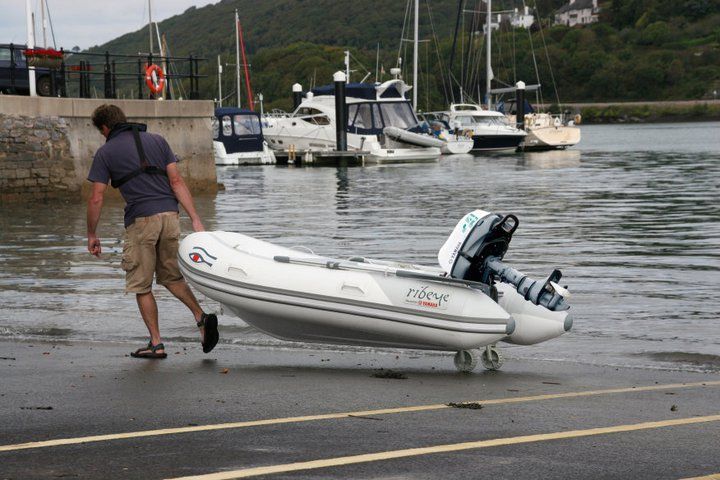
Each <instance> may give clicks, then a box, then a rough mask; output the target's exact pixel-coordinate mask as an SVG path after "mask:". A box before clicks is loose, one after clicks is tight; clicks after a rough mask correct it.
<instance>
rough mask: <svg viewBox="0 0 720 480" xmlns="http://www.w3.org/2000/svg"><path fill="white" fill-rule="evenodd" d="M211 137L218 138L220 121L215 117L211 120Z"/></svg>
mask: <svg viewBox="0 0 720 480" xmlns="http://www.w3.org/2000/svg"><path fill="white" fill-rule="evenodd" d="M211 123H212V136H213V138H218V137H219V136H220V120H218V119H217V117H213V118H212V121H211Z"/></svg>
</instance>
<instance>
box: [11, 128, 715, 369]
mask: <svg viewBox="0 0 720 480" xmlns="http://www.w3.org/2000/svg"><path fill="white" fill-rule="evenodd" d="M582 134H583V140H582V142H581V143H580V144H579V145H578V146H577V147H575V148H573V149H570V150H565V151H557V152H538V153H524V154H515V153H507V154H491V155H488V154H485V155H476V156H471V155H463V156H449V157H443V158H441V159H439V160H437V161H433V162H423V163H407V164H394V165H368V166H355V167H316V168H296V167H280V166H257V167H221V168H218V180H219V181H220V182H221V183H222V184H223V185H224V187H225V189H224V190H223V191H221V192H219V193H218V194H217V195H216V196H213V197H199V198H196V203H197V206H198V210H199V211H200V213H201V215H202V217H203V221H204V223H205V227H206V228H207V229H208V230H211V229H212V230H227V231H237V232H242V233H245V234H248V235H252V236H256V237H259V238H263V239H267V240H269V241H272V242H275V243H278V244H281V245H284V246H288V247H304V248H310V249H312V250H313V251H314V252H315V253H320V254H324V255H329V256H337V257H341V258H347V257H350V256H358V255H359V256H365V257H373V258H379V259H388V260H403V261H412V262H416V263H421V264H428V265H435V264H436V263H437V260H436V257H437V251H438V249H439V248H440V246H441V245H442V244H443V242H444V241H445V239H446V237H447V236H448V235H449V234H450V232H451V230H452V228H453V227H454V225H455V223H456V222H457V221H458V220H459V219H460V218H461V217H462V216H463V215H464V214H465V213H467V212H469V211H471V210H474V209H476V208H481V209H483V210H486V211H491V212H497V213H504V214H507V213H513V214H515V215H517V217H518V218H519V219H520V226H519V228H518V230H517V232H516V233H515V235H514V238H513V241H512V243H511V246H510V249H509V251H508V253H507V255H506V257H505V260H506V261H507V262H508V263H509V264H511V265H512V266H514V267H516V268H518V269H519V270H521V271H523V272H525V273H527V274H529V275H530V276H532V277H534V278H540V277H545V276H547V275H548V274H549V273H550V271H551V270H552V269H553V268H559V269H561V270H562V272H563V275H564V277H563V280H562V281H561V283H562V284H563V285H568V287H569V289H570V291H571V292H572V298H571V299H570V304H571V305H572V309H571V312H572V314H573V317H574V320H575V323H574V327H573V329H572V331H571V332H569V333H568V334H566V335H564V336H562V337H560V338H557V339H555V340H551V341H548V342H545V343H542V344H540V345H536V346H529V347H518V346H511V345H505V344H501V345H500V347H501V349H502V351H503V352H504V353H505V355H506V357H508V358H509V360H508V361H510V362H511V361H512V359H513V358H525V359H533V358H535V359H546V360H558V361H569V362H578V363H585V364H602V365H624V366H636V367H642V368H667V369H681V370H699V371H713V372H720V298H719V297H720V123H717V122H709V123H687V124H656V125H613V126H610V125H602V126H583V127H582ZM122 207H123V205H122V204H121V203H120V202H117V201H108V202H106V204H105V206H104V209H103V215H102V220H101V224H100V227H99V232H98V233H99V236H100V238H101V240H102V242H103V243H102V245H103V254H102V257H101V258H100V259H96V258H94V257H92V256H91V255H89V254H88V252H87V250H86V238H85V230H86V228H85V206H84V204H82V203H78V202H76V203H55V202H51V203H47V204H23V205H12V206H9V205H5V206H3V208H2V210H0V264H1V265H2V268H0V339H2V338H4V339H24V340H29V341H34V340H55V341H59V342H66V343H72V342H80V341H97V342H103V341H128V342H132V345H129V346H128V349H129V350H130V349H134V348H136V346H139V345H141V344H142V343H143V342H145V341H146V337H147V332H146V330H145V327H144V325H143V323H142V321H141V320H140V317H139V314H138V312H137V307H136V304H135V299H134V297H133V296H132V295H123V287H124V280H123V272H122V270H121V269H120V256H121V250H122V245H121V242H120V238H121V236H122V232H123V226H122V216H123V215H122ZM183 227H184V231H185V232H189V231H190V224H189V221H188V220H187V218H185V219H184V220H183ZM156 292H157V294H158V303H159V306H160V317H161V318H160V322H161V330H162V332H163V340H164V341H165V343H166V344H167V345H168V346H178V345H184V344H185V342H193V343H196V342H197V332H196V328H195V325H194V323H193V320H192V318H191V317H190V315H189V313H188V312H187V310H186V309H185V308H184V307H183V306H182V305H180V304H179V303H178V302H176V301H174V300H173V299H172V298H171V297H170V296H169V294H167V292H165V291H163V290H162V289H161V288H160V289H158V290H157V291H156ZM201 299H202V302H203V304H204V308H205V309H206V310H218V311H220V310H219V309H220V306H219V305H218V304H216V303H214V302H212V301H211V300H209V299H204V298H203V297H201ZM221 313H223V312H221ZM220 321H221V336H222V339H221V341H222V342H223V343H225V344H233V345H234V348H248V347H249V346H253V347H265V346H273V347H275V348H287V349H293V348H309V347H310V346H308V345H304V344H296V343H290V342H283V341H280V340H275V339H273V338H271V337H268V336H266V335H264V334H262V333H260V332H257V331H255V330H254V329H253V328H252V327H249V326H248V325H246V324H245V323H243V322H242V320H241V319H238V318H235V317H233V316H231V315H229V314H224V313H223V314H221V319H220ZM136 344H137V345H136ZM312 348H316V346H314V345H313V346H312ZM320 348H329V349H337V350H352V349H353V347H336V346H321V347H320ZM383 352H387V350H383ZM414 354H415V353H414ZM417 354H418V355H438V353H437V352H419V353H417ZM438 363H439V364H440V363H442V364H443V366H445V367H446V366H447V362H446V361H445V360H443V361H442V362H438Z"/></svg>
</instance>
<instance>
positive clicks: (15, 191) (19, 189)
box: [0, 114, 80, 201]
mask: <svg viewBox="0 0 720 480" xmlns="http://www.w3.org/2000/svg"><path fill="white" fill-rule="evenodd" d="M79 190H80V184H79V180H78V177H77V175H76V166H75V163H74V162H73V157H72V154H71V152H70V140H69V139H68V124H67V122H66V121H65V120H64V119H62V118H59V117H36V118H34V117H27V116H24V115H3V114H0V192H1V193H0V197H1V199H2V200H3V201H19V200H23V199H27V198H44V197H54V196H58V195H67V194H72V193H73V192H78V191H79Z"/></svg>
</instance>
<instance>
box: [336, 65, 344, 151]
mask: <svg viewBox="0 0 720 480" xmlns="http://www.w3.org/2000/svg"><path fill="white" fill-rule="evenodd" d="M346 78H347V77H345V73H343V72H335V75H333V81H334V82H335V139H336V146H335V149H336V150H337V151H338V152H345V151H347V106H346V105H345V82H346Z"/></svg>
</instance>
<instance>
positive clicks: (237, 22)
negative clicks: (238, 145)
mask: <svg viewBox="0 0 720 480" xmlns="http://www.w3.org/2000/svg"><path fill="white" fill-rule="evenodd" d="M239 26H240V16H239V15H238V11H237V8H236V9H235V81H236V85H235V88H236V89H237V90H236V91H237V107H238V108H240V31H239V30H238V28H239Z"/></svg>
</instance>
